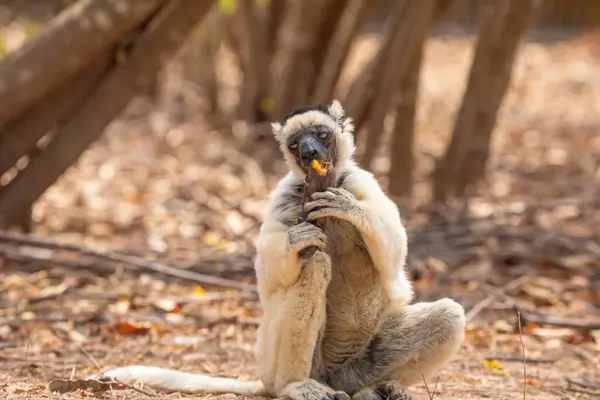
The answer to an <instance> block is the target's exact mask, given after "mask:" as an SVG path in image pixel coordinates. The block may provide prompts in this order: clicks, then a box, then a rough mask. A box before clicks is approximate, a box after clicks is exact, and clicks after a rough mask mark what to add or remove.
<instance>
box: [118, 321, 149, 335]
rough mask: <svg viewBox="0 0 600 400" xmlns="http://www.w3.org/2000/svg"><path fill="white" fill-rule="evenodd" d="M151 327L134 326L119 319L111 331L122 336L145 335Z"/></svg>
mask: <svg viewBox="0 0 600 400" xmlns="http://www.w3.org/2000/svg"><path fill="white" fill-rule="evenodd" d="M150 328H151V327H150V326H149V325H142V324H139V323H138V324H133V323H131V322H128V321H123V320H121V319H118V320H117V321H116V322H115V323H114V324H113V325H112V326H111V327H110V328H109V329H110V331H111V332H116V333H119V334H121V335H144V334H146V333H148V331H150Z"/></svg>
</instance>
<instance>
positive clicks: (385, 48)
mask: <svg viewBox="0 0 600 400" xmlns="http://www.w3.org/2000/svg"><path fill="white" fill-rule="evenodd" d="M409 4H410V2H409V1H408V0H398V1H396V3H395V5H394V9H393V10H392V12H391V14H390V16H389V17H388V20H387V21H386V24H385V29H384V32H383V34H382V36H383V39H382V40H381V44H380V46H379V50H378V51H377V55H376V56H375V57H374V58H373V59H372V60H371V62H370V63H369V65H368V66H367V67H366V68H365V70H364V71H363V73H362V74H360V75H358V77H357V78H356V80H355V81H354V82H353V83H352V85H351V87H350V89H349V90H348V93H347V94H346V97H345V99H344V105H345V107H346V109H347V110H348V115H352V119H353V120H354V126H355V136H356V137H357V138H358V136H359V133H360V132H359V131H360V130H361V128H362V125H363V123H364V122H365V120H366V118H367V115H368V114H369V111H370V110H371V105H372V102H373V100H374V98H375V94H376V88H377V87H378V85H379V82H380V80H381V75H382V74H383V70H384V69H385V65H386V63H387V61H388V59H389V57H390V52H391V50H392V47H393V44H394V41H395V39H396V36H397V33H398V31H399V30H400V26H401V25H402V24H401V21H402V19H403V17H404V14H405V13H406V11H407V8H408V5H409Z"/></svg>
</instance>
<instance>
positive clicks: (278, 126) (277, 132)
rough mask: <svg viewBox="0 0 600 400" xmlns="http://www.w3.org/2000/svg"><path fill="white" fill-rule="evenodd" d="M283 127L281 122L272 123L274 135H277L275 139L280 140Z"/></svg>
mask: <svg viewBox="0 0 600 400" xmlns="http://www.w3.org/2000/svg"><path fill="white" fill-rule="evenodd" d="M281 128H282V125H281V124H280V123H279V122H272V123H271V129H272V131H273V136H275V140H277V141H279V138H280V136H281Z"/></svg>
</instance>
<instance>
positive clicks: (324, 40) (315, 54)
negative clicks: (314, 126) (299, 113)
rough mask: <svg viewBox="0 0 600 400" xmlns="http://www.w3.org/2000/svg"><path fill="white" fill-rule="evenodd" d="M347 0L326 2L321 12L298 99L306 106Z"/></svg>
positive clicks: (328, 0)
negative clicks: (322, 15) (319, 22)
mask: <svg viewBox="0 0 600 400" xmlns="http://www.w3.org/2000/svg"><path fill="white" fill-rule="evenodd" d="M348 4H349V0H327V5H326V6H325V10H324V11H323V14H324V17H323V18H322V20H321V25H320V27H319V28H318V32H317V38H318V40H317V41H315V45H314V48H313V50H312V53H311V57H310V62H307V63H306V64H307V68H306V80H305V82H306V83H305V84H304V85H303V87H302V88H299V89H302V92H303V93H302V94H301V96H300V97H299V99H298V102H299V103H303V104H307V103H308V102H309V101H310V99H311V97H312V94H313V93H314V92H315V90H316V86H315V85H316V82H317V79H318V77H319V75H320V74H321V71H322V70H323V66H324V63H325V57H326V56H327V51H328V50H329V49H330V47H329V46H330V44H331V40H332V39H333V36H334V34H335V32H336V31H337V28H338V26H339V24H340V21H341V19H342V16H343V14H344V10H345V9H346V8H347V6H348Z"/></svg>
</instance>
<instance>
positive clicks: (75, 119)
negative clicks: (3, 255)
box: [0, 0, 214, 226]
mask: <svg viewBox="0 0 600 400" xmlns="http://www.w3.org/2000/svg"><path fill="white" fill-rule="evenodd" d="M213 3H214V1H212V0H204V1H198V0H177V1H174V0H172V1H170V2H169V4H167V5H166V6H165V7H164V9H163V10H161V12H160V13H159V14H158V15H157V16H156V17H155V19H154V21H152V22H153V23H152V24H151V28H149V31H148V32H147V33H145V34H143V35H142V36H141V37H140V38H139V39H138V42H137V43H135V44H134V46H133V49H132V50H131V53H130V55H129V56H128V58H127V59H125V60H124V61H122V62H121V63H117V64H116V65H114V66H113V67H112V68H111V69H110V70H109V71H108V72H107V73H106V75H105V77H104V79H102V81H100V82H99V83H98V85H96V87H95V88H94V89H93V90H92V91H91V93H90V95H89V97H88V98H87V99H86V100H85V101H83V102H82V103H81V104H80V105H79V106H78V107H77V109H76V110H75V112H74V113H73V114H72V115H70V116H69V117H67V118H65V120H64V121H62V123H61V124H60V125H59V126H58V127H57V129H56V132H55V134H54V137H53V138H52V140H51V141H50V143H49V144H48V145H47V146H46V147H45V148H44V149H43V151H42V152H41V153H40V154H39V155H38V156H36V157H35V158H33V159H32V160H30V163H29V164H28V165H27V167H26V168H25V169H24V170H23V171H22V172H21V173H19V174H18V175H17V176H16V177H15V178H14V179H13V180H12V181H11V182H10V183H9V184H8V185H7V186H6V187H4V188H2V189H1V190H0V221H3V223H4V224H5V225H9V226H10V225H12V223H13V221H12V219H13V218H15V217H16V216H20V215H22V214H23V210H27V209H28V208H30V207H31V206H32V204H33V203H34V202H35V201H36V200H37V199H38V198H39V197H40V196H41V195H42V194H43V193H44V191H45V190H46V189H47V188H48V187H49V186H50V185H52V184H53V183H54V182H55V181H56V180H57V179H58V177H59V176H60V175H62V174H63V173H64V171H65V170H66V169H67V168H69V166H71V165H72V164H73V163H75V162H76V161H77V159H78V158H79V156H80V155H81V154H82V153H83V151H84V150H85V149H86V148H87V147H88V146H89V145H90V144H91V143H92V142H94V140H96V139H97V138H98V137H99V136H100V134H101V133H102V131H103V130H104V128H105V127H106V126H107V125H108V124H109V123H110V121H111V120H112V119H113V118H115V117H116V116H117V115H118V114H119V113H120V112H121V111H122V110H123V109H124V108H125V107H126V106H127V104H128V103H129V102H130V101H131V99H132V98H133V96H134V95H136V94H138V93H143V92H144V91H145V90H147V88H148V85H151V84H152V82H153V80H154V79H155V76H156V73H157V71H158V70H159V69H160V67H161V66H162V65H163V64H164V63H165V62H166V61H167V60H168V59H169V58H170V56H172V54H174V52H175V51H176V50H177V49H178V48H179V47H180V46H181V44H182V42H183V40H184V39H185V38H186V37H187V36H188V34H189V33H190V32H191V31H192V29H193V28H194V26H196V25H197V24H198V23H200V21H201V20H202V18H203V17H204V15H205V14H206V13H207V12H208V10H209V9H210V7H211V6H212V5H213ZM75 41H77V40H75ZM65 56H68V54H66V55H65Z"/></svg>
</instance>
